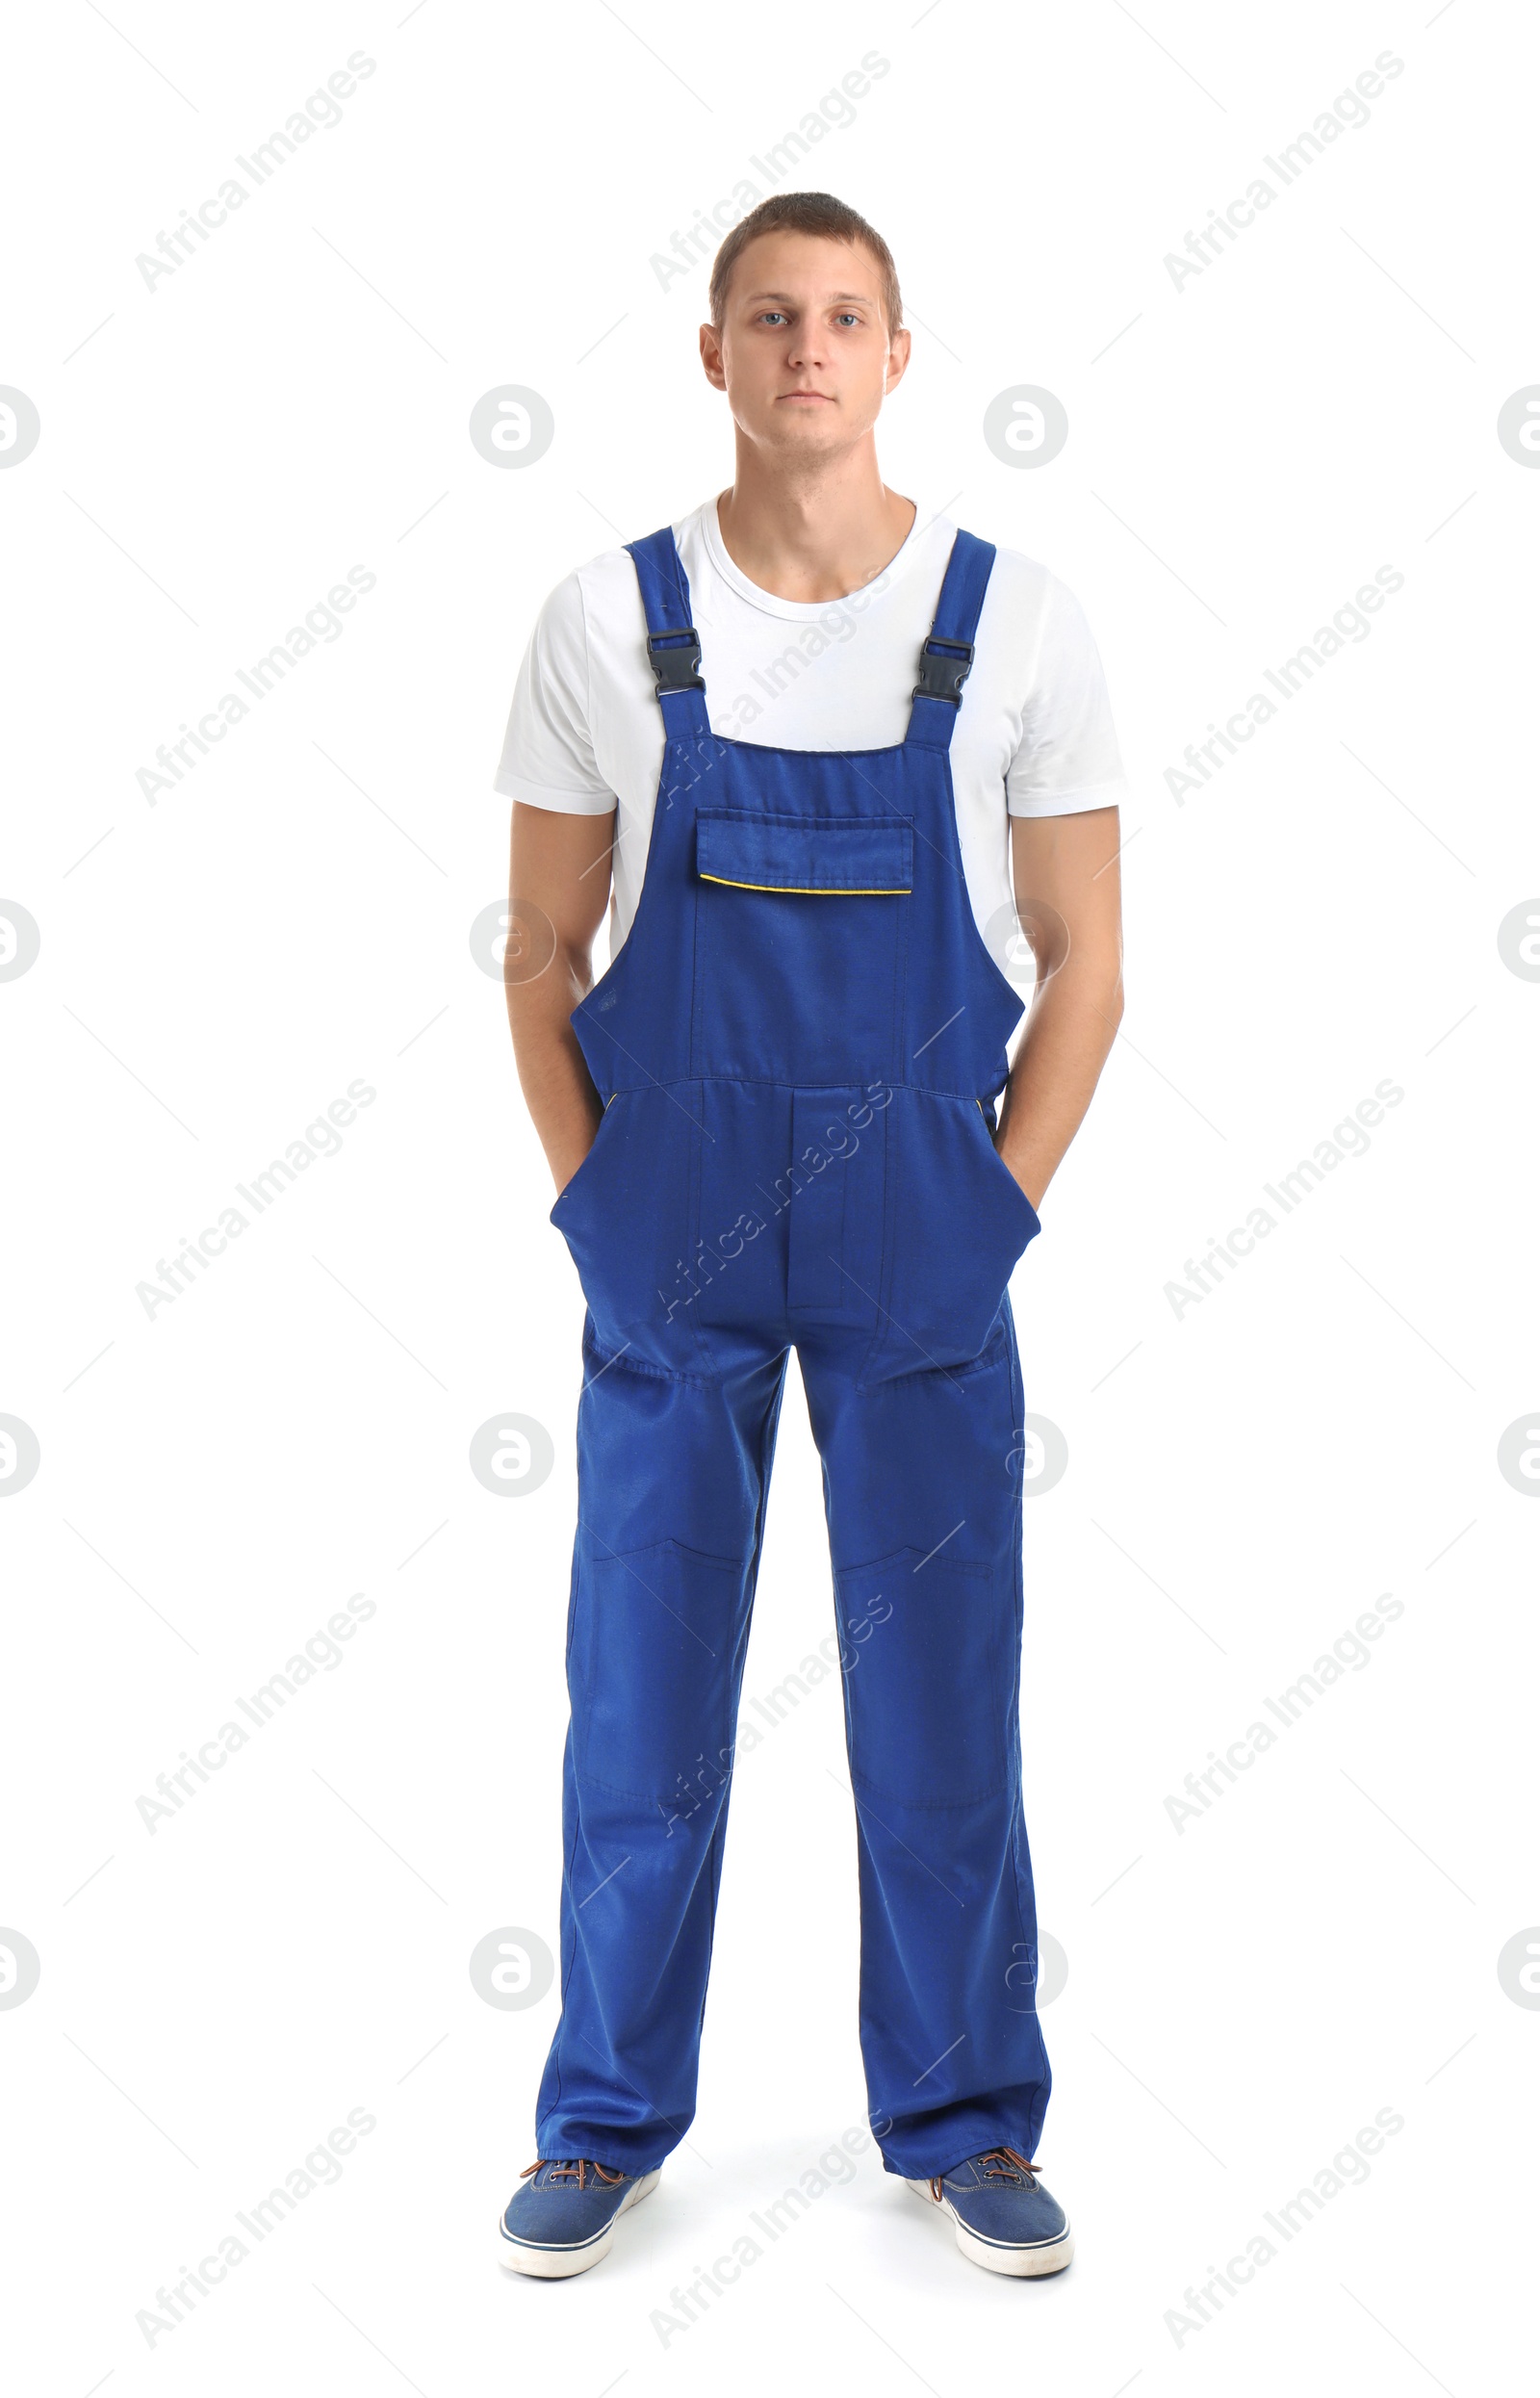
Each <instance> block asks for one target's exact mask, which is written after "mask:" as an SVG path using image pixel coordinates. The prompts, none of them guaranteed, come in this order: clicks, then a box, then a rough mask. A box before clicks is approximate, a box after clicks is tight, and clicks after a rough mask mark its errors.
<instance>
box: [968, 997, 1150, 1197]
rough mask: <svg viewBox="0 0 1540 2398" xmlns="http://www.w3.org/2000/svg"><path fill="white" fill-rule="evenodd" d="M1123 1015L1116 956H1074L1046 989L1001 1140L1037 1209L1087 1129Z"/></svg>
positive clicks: (1014, 1076)
mask: <svg viewBox="0 0 1540 2398" xmlns="http://www.w3.org/2000/svg"><path fill="white" fill-rule="evenodd" d="M1122 1013H1123V989H1122V975H1121V971H1120V969H1119V967H1118V965H1117V960H1116V959H1096V958H1093V957H1087V958H1071V959H1070V960H1069V961H1068V962H1067V963H1066V964H1065V965H1064V966H1063V967H1060V968H1059V970H1058V972H1057V973H1055V974H1053V975H1052V976H1051V977H1050V979H1049V980H1048V981H1047V982H1046V983H1043V984H1041V985H1040V988H1039V991H1038V994H1037V998H1036V1000H1035V1002H1034V1004H1033V1009H1032V1014H1031V1016H1030V1018H1029V1019H1028V1022H1027V1029H1026V1031H1025V1032H1024V1034H1023V1035H1022V1038H1021V1044H1020V1047H1019V1048H1018V1049H1017V1051H1016V1057H1015V1063H1014V1066H1013V1067H1012V1070H1011V1077H1010V1080H1009V1081H1008V1083H1007V1084H1006V1089H1005V1097H1004V1099H1003V1101H1002V1103H1001V1110H1000V1128H999V1132H998V1134H997V1136H996V1141H995V1146H996V1147H997V1148H998V1150H999V1152H1000V1155H1001V1157H1002V1159H1003V1160H1004V1162H1005V1163H1006V1165H1008V1166H1009V1167H1010V1169H1011V1171H1012V1173H1014V1175H1015V1178H1016V1180H1017V1181H1018V1182H1019V1183H1020V1185H1021V1187H1022V1189H1023V1190H1024V1191H1025V1193H1026V1195H1027V1197H1028V1199H1031V1201H1032V1204H1033V1206H1034V1207H1037V1206H1039V1205H1040V1202H1041V1199H1042V1196H1043V1193H1044V1192H1045V1191H1046V1190H1047V1188H1048V1185H1049V1183H1050V1182H1051V1181H1052V1179H1053V1176H1054V1174H1055V1173H1057V1171H1058V1168H1059V1166H1060V1163H1061V1161H1062V1160H1063V1158H1064V1155H1065V1150H1066V1149H1067V1148H1068V1147H1069V1144H1070V1142H1071V1141H1072V1140H1073V1139H1074V1137H1075V1134H1076V1133H1077V1132H1078V1130H1079V1129H1080V1124H1081V1122H1082V1119H1083V1118H1084V1116H1085V1113H1086V1110H1087V1108H1088V1107H1089V1106H1090V1105H1091V1096H1092V1094H1093V1093H1094V1091H1095V1088H1096V1084H1097V1081H1098V1079H1099V1077H1100V1074H1101V1070H1102V1068H1103V1066H1104V1065H1105V1064H1106V1062H1107V1058H1108V1055H1109V1053H1110V1051H1111V1049H1112V1045H1113V1042H1114V1040H1115V1039H1116V1038H1117V1026H1118V1022H1119V1020H1120V1019H1121V1017H1122Z"/></svg>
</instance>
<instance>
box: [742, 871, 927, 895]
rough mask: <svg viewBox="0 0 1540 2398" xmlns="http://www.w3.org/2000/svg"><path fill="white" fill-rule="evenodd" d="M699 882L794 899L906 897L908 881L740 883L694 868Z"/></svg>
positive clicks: (908, 892)
mask: <svg viewBox="0 0 1540 2398" xmlns="http://www.w3.org/2000/svg"><path fill="white" fill-rule="evenodd" d="M696 871H697V873H698V875H699V877H700V880H701V881H702V882H703V883H721V884H722V885H723V886H724V887H725V888H726V889H727V890H777V891H785V892H786V893H787V894H788V895H789V896H790V897H792V898H794V899H908V898H909V897H910V895H911V891H912V890H913V885H912V884H911V883H740V882H739V881H738V879H737V877H736V875H733V874H707V873H706V869H705V868H704V867H697V869H696Z"/></svg>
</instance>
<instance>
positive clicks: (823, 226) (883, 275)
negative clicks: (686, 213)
mask: <svg viewBox="0 0 1540 2398" xmlns="http://www.w3.org/2000/svg"><path fill="white" fill-rule="evenodd" d="M783 231H784V232H787V233H816V234H821V235H822V236H823V238H824V239H825V240H826V241H829V242H863V243H864V244H865V245H866V247H867V248H868V249H869V250H870V251H871V253H872V256H873V257H874V258H875V259H876V261H877V269H878V275H879V278H880V281H881V285H882V302H883V316H884V318H885V320H886V325H887V330H888V332H889V333H896V332H897V331H898V330H899V328H900V326H901V325H902V324H903V322H904V303H903V301H902V300H901V299H900V297H899V296H898V269H897V268H896V267H895V266H894V264H893V253H892V251H891V250H890V249H889V248H888V246H887V244H886V242H885V241H884V240H883V237H882V235H881V234H880V233H878V232H876V231H875V230H874V229H873V227H872V226H871V225H869V224H868V223H867V222H866V219H865V218H864V217H862V216H859V215H858V214H857V212H856V210H855V209H854V208H847V207H846V205H845V203H844V201H843V200H836V199H835V198H834V195H833V194H832V193H828V192H782V193H778V194H776V195H775V196H773V197H772V198H770V199H767V200H761V201H760V202H759V205H758V207H757V208H751V209H750V211H749V213H748V215H747V216H746V217H743V218H740V219H739V220H738V222H737V223H736V224H735V225H734V226H733V228H732V232H731V233H730V234H729V235H728V238H727V240H726V241H725V242H724V243H723V245H722V246H721V248H720V249H719V250H718V251H717V254H716V256H715V258H714V259H713V260H712V262H711V286H710V309H711V322H712V324H713V325H715V326H716V328H717V329H718V331H720V330H721V325H722V316H723V311H724V309H725V308H726V306H727V297H728V285H729V284H730V283H731V282H732V270H733V268H734V267H735V266H736V265H737V262H738V259H739V258H740V256H741V255H742V253H743V251H744V250H745V249H747V247H748V245H749V244H750V243H751V242H752V241H753V240H754V239H755V237H756V235H757V234H760V233H779V232H783Z"/></svg>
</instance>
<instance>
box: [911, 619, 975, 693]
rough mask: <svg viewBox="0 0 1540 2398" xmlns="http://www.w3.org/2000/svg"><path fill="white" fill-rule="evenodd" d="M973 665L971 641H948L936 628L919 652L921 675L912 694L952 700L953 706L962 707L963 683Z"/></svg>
mask: <svg viewBox="0 0 1540 2398" xmlns="http://www.w3.org/2000/svg"><path fill="white" fill-rule="evenodd" d="M948 653H951V655H948ZM972 667H973V644H972V642H971V641H948V640H946V639H945V638H944V637H943V636H942V635H940V634H938V633H934V632H933V633H932V635H931V637H930V639H929V640H928V641H927V642H926V644H925V647H924V648H923V649H922V650H921V652H920V679H919V681H918V683H916V684H915V685H914V690H913V694H912V696H913V697H914V698H915V699H927V700H950V701H951V703H952V705H953V707H954V708H961V707H962V705H963V684H964V683H966V681H967V679H968V676H969V674H970V673H971V671H972Z"/></svg>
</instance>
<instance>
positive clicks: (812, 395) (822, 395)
mask: <svg viewBox="0 0 1540 2398" xmlns="http://www.w3.org/2000/svg"><path fill="white" fill-rule="evenodd" d="M781 397H782V399H783V400H813V401H816V402H818V403H819V404H821V405H823V406H825V407H833V406H834V394H833V393H832V392H783V393H782V395H781Z"/></svg>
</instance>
